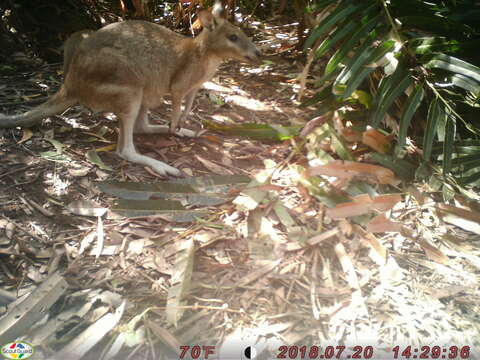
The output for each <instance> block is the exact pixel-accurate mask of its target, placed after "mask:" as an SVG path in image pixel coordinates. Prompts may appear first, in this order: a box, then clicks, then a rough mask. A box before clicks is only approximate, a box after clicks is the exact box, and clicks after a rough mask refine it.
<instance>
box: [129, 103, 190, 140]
mask: <svg viewBox="0 0 480 360" xmlns="http://www.w3.org/2000/svg"><path fill="white" fill-rule="evenodd" d="M134 132H135V133H136V134H167V133H169V132H170V129H169V127H168V126H166V125H154V124H151V123H150V121H149V120H148V111H147V109H146V108H145V107H143V106H142V107H141V108H140V111H139V112H138V116H137V120H136V121H135V128H134ZM175 135H177V136H180V137H195V132H194V131H192V130H189V129H183V128H181V129H179V130H177V131H176V132H175Z"/></svg>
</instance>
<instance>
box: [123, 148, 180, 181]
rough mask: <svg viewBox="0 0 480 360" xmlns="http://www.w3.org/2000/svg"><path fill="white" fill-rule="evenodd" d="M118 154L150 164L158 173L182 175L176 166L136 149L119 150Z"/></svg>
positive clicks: (138, 162)
mask: <svg viewBox="0 0 480 360" xmlns="http://www.w3.org/2000/svg"><path fill="white" fill-rule="evenodd" d="M117 154H118V156H120V157H121V158H122V159H125V160H127V161H130V162H133V163H137V164H142V165H147V166H150V167H151V168H152V169H153V170H154V171H155V172H156V173H158V174H160V175H162V176H169V175H170V176H177V177H180V176H182V173H181V172H180V170H178V169H176V168H174V167H173V166H170V165H167V164H165V163H164V162H161V161H159V160H155V159H153V158H151V157H148V156H145V155H142V154H139V153H137V152H136V151H126V149H123V151H117Z"/></svg>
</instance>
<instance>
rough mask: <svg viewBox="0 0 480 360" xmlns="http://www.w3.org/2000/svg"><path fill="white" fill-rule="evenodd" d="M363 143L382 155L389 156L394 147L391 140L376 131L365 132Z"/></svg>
mask: <svg viewBox="0 0 480 360" xmlns="http://www.w3.org/2000/svg"><path fill="white" fill-rule="evenodd" d="M362 142H363V143H364V144H365V145H367V146H370V147H371V148H372V149H373V150H375V151H377V152H379V153H380V154H387V153H388V152H390V149H391V147H392V141H391V139H390V138H389V137H388V136H385V135H383V134H382V133H381V132H379V131H378V130H375V129H368V130H367V131H364V132H363V135H362Z"/></svg>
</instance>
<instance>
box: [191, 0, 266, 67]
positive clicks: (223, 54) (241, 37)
mask: <svg viewBox="0 0 480 360" xmlns="http://www.w3.org/2000/svg"><path fill="white" fill-rule="evenodd" d="M198 17H199V19H200V22H201V24H202V26H203V31H202V34H201V36H200V37H199V38H200V39H201V41H203V42H204V45H205V46H206V47H207V49H208V51H209V52H211V53H213V54H215V55H216V56H218V57H219V58H221V59H236V60H240V61H245V62H250V63H258V62H260V56H261V52H260V51H259V50H258V49H257V48H256V46H255V45H254V44H253V42H252V41H251V40H250V39H249V38H248V37H247V36H246V35H245V33H244V32H243V31H242V30H241V29H240V28H239V27H237V26H235V25H233V24H232V23H230V22H228V21H227V19H225V17H224V16H223V7H222V5H221V4H220V3H219V2H216V3H215V6H214V7H213V10H212V12H209V11H206V10H202V11H200V12H199V13H198Z"/></svg>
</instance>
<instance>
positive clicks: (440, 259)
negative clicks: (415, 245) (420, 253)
mask: <svg viewBox="0 0 480 360" xmlns="http://www.w3.org/2000/svg"><path fill="white" fill-rule="evenodd" d="M418 240H419V243H420V246H421V247H422V249H423V250H424V251H425V254H426V255H427V257H428V258H429V259H430V260H432V261H435V262H437V263H439V264H443V265H448V257H447V255H445V254H444V253H443V252H442V251H440V250H439V249H438V248H436V247H435V246H433V245H432V244H430V243H429V242H428V241H426V240H425V239H418Z"/></svg>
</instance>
